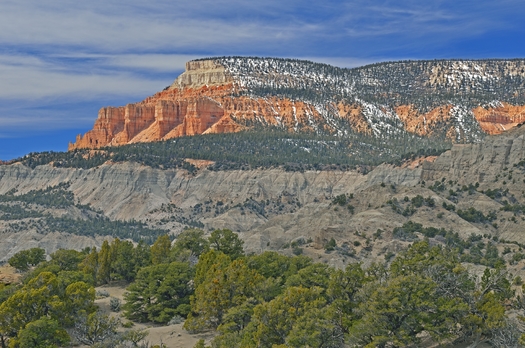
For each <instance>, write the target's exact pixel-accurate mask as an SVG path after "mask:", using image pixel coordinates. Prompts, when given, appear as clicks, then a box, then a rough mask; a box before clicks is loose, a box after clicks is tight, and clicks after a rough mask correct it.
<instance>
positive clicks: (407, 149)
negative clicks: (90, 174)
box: [13, 131, 451, 172]
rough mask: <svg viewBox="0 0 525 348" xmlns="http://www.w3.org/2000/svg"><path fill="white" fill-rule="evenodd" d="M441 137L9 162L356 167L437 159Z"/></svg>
mask: <svg viewBox="0 0 525 348" xmlns="http://www.w3.org/2000/svg"><path fill="white" fill-rule="evenodd" d="M450 147H451V143H450V142H448V141H446V140H444V139H433V138H422V137H418V136H414V135H410V134H408V133H406V132H405V133H403V134H399V135H398V136H396V137H394V138H390V137H386V136H385V138H382V137H372V136H367V135H363V134H350V135H348V136H347V137H333V136H320V135H315V134H307V133H295V134H291V133H283V132H280V131H251V132H239V133H227V134H206V135H195V136H191V137H181V138H176V139H171V140H167V141H161V142H151V143H138V144H131V145H123V146H118V147H110V148H104V149H101V150H97V151H91V150H74V151H69V152H42V153H31V154H29V155H26V156H24V157H22V158H20V159H17V160H14V161H13V162H20V163H23V164H24V165H27V166H29V167H31V168H34V167H36V166H37V165H44V164H52V165H53V166H55V167H73V168H84V169H88V168H93V167H96V166H99V165H101V164H103V163H105V162H106V161H111V162H125V161H130V162H136V163H140V164H143V165H146V166H150V167H153V168H162V169H169V168H180V169H185V170H188V171H190V172H195V171H196V168H195V167H194V166H193V165H191V164H190V163H188V162H187V161H185V160H184V159H187V158H190V159H198V160H208V161H213V162H215V163H214V164H213V165H211V166H210V167H209V168H210V169H212V170H229V169H255V168H272V167H284V168H285V169H286V170H292V171H293V170H327V169H328V170H330V169H343V170H345V169H355V168H356V167H359V166H375V165H378V164H381V163H384V162H390V163H400V162H401V161H403V160H405V159H409V158H412V157H414V156H416V155H437V154H440V153H441V152H443V151H445V150H447V149H449V148H450Z"/></svg>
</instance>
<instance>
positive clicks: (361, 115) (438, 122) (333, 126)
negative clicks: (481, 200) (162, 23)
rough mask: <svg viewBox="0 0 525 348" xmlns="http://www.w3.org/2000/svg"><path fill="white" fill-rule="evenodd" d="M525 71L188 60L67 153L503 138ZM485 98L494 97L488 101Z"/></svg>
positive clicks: (517, 108)
mask: <svg viewBox="0 0 525 348" xmlns="http://www.w3.org/2000/svg"><path fill="white" fill-rule="evenodd" d="M396 64H397V65H396ZM418 64H419V65H418ZM523 66H524V62H523V61H487V62H485V63H482V62H481V63H480V62H476V61H441V62H440V61H434V62H430V61H429V62H419V63H418V62H413V63H410V62H400V63H385V64H383V65H381V64H379V65H375V66H371V67H363V68H358V69H339V68H335V67H330V66H327V65H323V64H315V63H311V62H306V61H296V60H283V59H262V58H216V59H208V60H197V61H191V62H188V63H187V64H186V71H185V72H184V73H183V74H181V75H180V76H179V77H178V78H177V79H176V80H175V81H174V83H173V84H172V85H171V86H170V87H168V88H167V89H165V90H164V91H161V92H159V93H157V94H155V95H153V96H151V97H148V98H146V99H145V100H144V101H142V102H139V103H135V104H128V105H126V106H123V107H105V108H102V109H101V110H100V111H99V114H98V118H97V120H96V121H95V125H94V127H93V129H92V130H90V131H88V132H87V133H86V134H85V135H83V136H82V135H79V136H78V137H77V139H76V141H75V143H71V144H69V149H70V150H73V149H79V148H98V147H103V146H108V145H122V144H129V143H136V142H148V141H156V140H166V139H170V138H173V137H179V136H186V135H196V134H206V133H226V132H237V131H240V130H244V129H250V128H252V127H254V126H263V127H269V126H271V127H277V128H280V129H283V130H286V131H290V132H299V131H306V132H315V133H321V134H338V135H344V134H348V133H349V132H360V133H366V134H370V135H375V136H381V137H384V136H385V135H386V136H392V135H393V134H396V132H397V134H399V132H409V133H413V134H417V135H419V136H446V137H448V138H450V139H452V140H453V141H458V142H464V141H467V142H470V141H479V138H480V137H481V135H482V134H483V133H487V134H500V133H501V132H504V131H506V130H508V129H510V128H512V127H514V126H516V125H517V124H520V123H522V122H523V121H525V116H524V111H525V96H524V95H522V94H520V93H521V92H520V91H521V90H522V89H523V86H525V74H524V73H523ZM407 79H409V80H407ZM451 96H452V97H451ZM487 98H492V99H494V100H495V101H493V102H490V103H486V102H484V101H485V100H486V99H487ZM392 130H395V131H392Z"/></svg>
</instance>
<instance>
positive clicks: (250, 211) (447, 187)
mask: <svg viewBox="0 0 525 348" xmlns="http://www.w3.org/2000/svg"><path fill="white" fill-rule="evenodd" d="M524 133H525V129H524V128H522V127H519V128H516V129H515V130H512V131H510V132H506V133H504V134H502V135H498V136H490V137H487V138H486V139H485V140H484V141H483V142H481V143H479V144H473V145H463V144H457V145H454V146H453V148H452V149H451V150H450V151H447V152H445V153H443V154H442V155H440V156H438V157H429V158H419V159H417V160H416V161H412V162H406V163H405V164H404V165H402V166H400V167H396V166H394V165H387V164H383V165H380V166H378V167H376V168H374V169H373V170H372V171H370V172H366V171H356V170H344V171H342V170H339V169H337V167H334V168H335V169H332V170H301V171H292V170H290V169H288V170H285V169H284V168H283V167H275V168H269V169H248V167H247V168H245V169H244V170H242V169H232V170H211V169H209V168H213V163H212V162H206V161H204V162H198V161H196V162H194V163H195V164H196V165H197V166H196V167H192V170H191V171H188V170H186V169H183V168H172V169H161V168H152V167H150V166H147V165H144V164H137V163H133V162H122V163H114V162H111V161H108V162H106V163H103V164H100V165H97V166H94V167H92V168H89V169H82V168H74V166H73V167H70V168H64V167H54V166H53V164H52V163H51V164H46V165H39V166H36V167H34V168H31V167H28V166H26V165H24V164H22V162H19V163H13V164H10V165H2V166H0V194H1V195H2V197H7V196H9V195H11V196H10V197H11V198H9V200H10V201H9V202H7V203H2V205H0V207H2V209H3V210H2V211H3V213H2V214H3V215H2V216H3V218H2V221H1V226H2V231H3V232H2V233H3V238H2V240H1V241H0V248H1V250H2V255H5V256H4V260H5V259H6V258H8V257H9V256H10V255H12V254H13V253H14V252H16V251H18V250H20V249H21V248H25V247H26V246H34V245H38V244H39V243H40V241H44V240H46V241H48V240H52V241H54V242H53V243H51V242H46V243H43V242H42V243H41V244H43V245H44V246H45V247H46V248H47V249H48V252H51V251H53V250H54V249H56V248H58V247H73V248H77V249H81V248H83V247H84V246H90V245H97V244H99V243H100V240H101V239H102V237H103V236H104V235H105V234H108V233H105V232H101V233H100V234H97V233H94V234H93V235H92V236H86V235H82V233H81V231H77V230H75V228H72V229H70V230H69V233H65V231H64V230H61V229H59V228H56V226H55V227H54V226H53V225H51V224H45V223H36V222H37V221H40V220H43V219H45V218H44V217H43V216H42V215H43V214H45V213H46V212H47V213H50V214H53V215H54V216H66V217H70V218H71V219H87V218H86V215H89V214H97V213H98V214H100V216H101V217H104V218H108V219H109V220H112V221H115V220H120V221H129V220H132V219H134V220H137V221H139V222H141V223H144V224H146V225H145V227H147V228H149V229H152V230H153V229H155V230H157V229H159V230H165V231H168V232H169V233H172V234H175V235H176V234H178V233H179V232H180V231H182V230H183V229H184V228H185V227H187V226H189V227H198V228H202V229H204V230H205V231H212V230H214V229H217V228H228V229H231V230H233V231H235V232H238V233H239V235H240V236H241V237H242V238H243V239H244V240H245V242H246V244H245V246H246V249H247V251H254V252H261V251H264V250H281V251H282V252H285V253H292V252H293V251H294V247H295V248H297V247H300V248H301V250H302V251H301V252H304V253H305V254H306V255H309V256H313V257H316V258H318V257H321V258H322V259H324V260H326V261H327V262H330V263H332V264H334V265H342V264H345V263H350V262H355V261H363V262H370V261H372V260H377V259H379V260H383V259H384V258H385V257H388V255H391V254H395V253H397V252H398V251H399V250H401V249H403V248H404V247H405V246H406V245H407V243H409V242H410V241H412V240H414V238H423V237H424V236H425V233H426V232H425V233H424V231H423V230H422V228H429V227H432V228H435V229H437V230H439V231H441V232H439V233H433V234H432V233H430V236H431V237H430V238H431V240H433V242H434V243H447V242H446V241H447V240H448V239H446V238H449V237H450V234H449V237H446V238H445V235H446V234H447V233H449V232H450V233H452V236H455V237H454V238H456V239H455V240H467V239H468V238H470V237H471V236H482V238H485V240H488V241H490V240H498V241H501V240H502V241H503V244H501V245H500V246H501V249H502V250H500V252H503V248H504V247H507V248H509V250H511V251H510V252H507V254H506V257H507V258H512V257H514V255H518V257H517V258H518V259H519V252H520V251H519V250H520V248H521V245H522V244H520V243H525V235H524V234H523V232H522V231H523V230H524V227H525V198H524V194H523V191H524V190H525V165H524V163H525V161H524V160H525V136H524ZM327 169H328V168H327ZM57 185H63V187H62V189H63V190H65V191H66V192H70V193H72V194H73V195H72V196H73V198H72V199H73V201H72V202H73V203H74V205H72V206H71V207H70V208H68V209H63V208H60V209H52V207H47V208H45V207H44V208H45V209H44V208H42V207H39V206H38V204H33V205H31V204H29V203H28V204H29V206H26V205H24V204H26V203H24V204H22V203H16V202H17V201H16V199H15V198H13V197H17V196H20V195H24V194H28V193H30V192H31V191H34V190H43V189H45V188H47V187H55V186H57ZM4 201H6V200H4ZM6 205H9V206H11V205H21V206H22V208H24V207H25V208H24V209H26V210H29V211H35V212H37V213H38V214H41V215H38V216H37V215H35V216H25V217H24V216H22V217H20V218H19V219H10V218H5V217H6V211H7V210H6V209H4V208H3V207H5V206H6ZM82 207H84V208H82ZM46 209H47V210H46ZM82 209H84V210H82ZM86 209H88V210H89V211H91V213H89V212H88V211H87V210H86ZM407 224H408V225H407ZM411 224H416V225H415V226H419V225H417V224H420V227H418V228H415V229H410V228H409V229H408V231H405V230H406V228H405V229H403V228H404V227H403V226H405V227H406V226H414V225H411ZM17 226H26V227H27V226H29V227H27V228H22V229H21V228H19V227H18V228H17ZM396 228H397V230H396ZM399 228H401V229H402V232H399V231H400V230H399ZM396 231H397V232H396ZM403 231H404V232H403ZM422 231H423V232H422ZM443 231H445V232H446V233H445V232H443ZM141 233H144V234H148V233H149V232H147V231H143V232H141ZM72 235H81V238H79V237H72ZM483 236H484V237H483ZM139 237H140V236H139ZM427 237H428V236H427ZM332 238H333V240H334V242H335V244H336V245H335V248H334V251H333V252H331V253H325V252H324V249H325V247H326V244H327V243H328V242H330V241H331V240H332ZM444 238H445V239H444ZM454 238H453V240H454ZM457 238H459V239H457ZM476 238H477V237H476ZM58 241H60V243H59V242H58ZM509 242H516V243H518V244H508V243H509ZM28 243H29V244H28ZM506 243H507V244H506ZM481 252H482V254H483V252H484V251H481Z"/></svg>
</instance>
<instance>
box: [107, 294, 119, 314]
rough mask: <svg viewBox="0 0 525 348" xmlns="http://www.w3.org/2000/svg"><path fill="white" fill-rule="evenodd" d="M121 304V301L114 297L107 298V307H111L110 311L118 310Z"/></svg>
mask: <svg viewBox="0 0 525 348" xmlns="http://www.w3.org/2000/svg"><path fill="white" fill-rule="evenodd" d="M121 305H122V302H121V301H120V299H118V298H116V297H112V298H111V299H110V300H109V308H110V309H111V311H112V312H120V306H121Z"/></svg>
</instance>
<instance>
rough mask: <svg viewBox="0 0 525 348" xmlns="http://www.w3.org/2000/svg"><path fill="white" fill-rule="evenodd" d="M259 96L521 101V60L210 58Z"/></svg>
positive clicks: (524, 77) (421, 105)
mask: <svg viewBox="0 0 525 348" xmlns="http://www.w3.org/2000/svg"><path fill="white" fill-rule="evenodd" d="M210 59H212V60H214V61H215V62H217V63H218V64H221V65H223V66H225V68H226V70H227V72H228V73H229V74H231V75H232V77H234V78H235V79H236V80H237V81H239V83H240V85H241V86H242V87H244V88H246V89H247V90H248V93H252V94H254V95H257V96H269V95H272V96H275V95H280V96H286V97H289V98H292V99H298V100H306V101H310V102H314V104H315V103H326V102H327V100H332V101H334V100H335V101H337V100H341V99H346V100H350V101H355V100H363V101H365V102H369V103H379V104H382V105H386V106H397V105H402V104H403V105H408V104H412V105H415V106H416V107H417V108H418V109H420V110H421V111H429V110H431V109H432V108H435V107H437V106H439V105H443V104H444V103H451V104H461V105H464V106H466V107H470V108H472V107H475V106H479V105H485V104H488V103H491V102H492V101H494V100H499V101H506V102H509V103H513V104H524V103H525V74H524V71H525V60H523V59H511V60H502V59H481V60H461V59H452V60H421V61H399V62H383V63H376V64H371V65H367V66H363V67H357V68H352V69H348V68H338V67H335V66H331V65H328V64H322V63H314V62H311V61H305V60H298V59H283V58H258V57H218V58H210Z"/></svg>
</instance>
